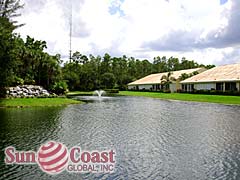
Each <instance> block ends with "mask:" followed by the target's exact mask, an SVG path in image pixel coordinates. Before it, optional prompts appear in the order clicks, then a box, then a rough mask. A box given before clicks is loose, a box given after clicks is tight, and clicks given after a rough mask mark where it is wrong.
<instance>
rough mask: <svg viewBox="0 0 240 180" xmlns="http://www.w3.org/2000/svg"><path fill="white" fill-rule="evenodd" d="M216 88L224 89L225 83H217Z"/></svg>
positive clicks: (218, 89)
mask: <svg viewBox="0 0 240 180" xmlns="http://www.w3.org/2000/svg"><path fill="white" fill-rule="evenodd" d="M216 90H217V91H223V83H216Z"/></svg>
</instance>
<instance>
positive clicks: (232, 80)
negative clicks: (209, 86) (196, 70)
mask: <svg viewBox="0 0 240 180" xmlns="http://www.w3.org/2000/svg"><path fill="white" fill-rule="evenodd" d="M217 82H240V79H238V80H236V79H228V80H215V81H187V82H184V81H181V82H180V84H197V83H217Z"/></svg>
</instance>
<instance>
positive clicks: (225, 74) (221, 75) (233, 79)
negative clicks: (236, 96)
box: [181, 64, 240, 92]
mask: <svg viewBox="0 0 240 180" xmlns="http://www.w3.org/2000/svg"><path fill="white" fill-rule="evenodd" d="M181 84H182V90H184V91H186V92H192V91H193V90H216V91H240V64H230V65H224V66H218V67H214V68H212V69H209V70H207V71H204V72H202V73H200V74H197V75H195V76H192V77H190V78H188V79H185V80H184V81H182V82H181Z"/></svg>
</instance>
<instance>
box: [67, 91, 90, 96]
mask: <svg viewBox="0 0 240 180" xmlns="http://www.w3.org/2000/svg"><path fill="white" fill-rule="evenodd" d="M92 94H93V91H70V92H68V93H67V96H77V95H92Z"/></svg>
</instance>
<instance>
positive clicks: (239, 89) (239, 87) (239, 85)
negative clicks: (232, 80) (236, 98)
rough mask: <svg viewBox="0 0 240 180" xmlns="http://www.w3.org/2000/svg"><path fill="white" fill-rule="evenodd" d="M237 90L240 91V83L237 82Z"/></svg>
mask: <svg viewBox="0 0 240 180" xmlns="http://www.w3.org/2000/svg"><path fill="white" fill-rule="evenodd" d="M237 89H238V91H240V82H237Z"/></svg>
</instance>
